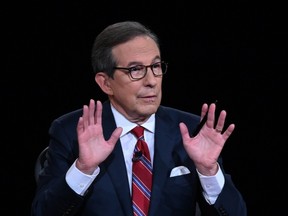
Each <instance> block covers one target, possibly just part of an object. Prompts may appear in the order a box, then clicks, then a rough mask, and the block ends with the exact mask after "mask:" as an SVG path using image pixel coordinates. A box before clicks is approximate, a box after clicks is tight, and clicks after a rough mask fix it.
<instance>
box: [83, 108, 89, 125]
mask: <svg viewBox="0 0 288 216" xmlns="http://www.w3.org/2000/svg"><path fill="white" fill-rule="evenodd" d="M82 118H83V127H84V128H83V129H84V130H85V128H87V127H88V125H89V124H88V123H89V120H88V118H89V108H88V106H87V105H84V106H83V114H82Z"/></svg>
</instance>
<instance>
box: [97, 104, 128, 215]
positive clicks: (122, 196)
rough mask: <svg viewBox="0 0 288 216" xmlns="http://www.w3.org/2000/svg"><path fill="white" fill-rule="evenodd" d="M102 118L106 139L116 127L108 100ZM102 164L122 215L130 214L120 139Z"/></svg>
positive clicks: (104, 105)
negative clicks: (121, 209)
mask: <svg viewBox="0 0 288 216" xmlns="http://www.w3.org/2000/svg"><path fill="white" fill-rule="evenodd" d="M102 118H103V119H105V121H102V125H103V133H104V138H105V139H106V140H107V139H109V138H110V136H111V134H112V132H113V131H114V130H115V128H116V123H115V120H114V117H113V114H112V111H111V107H110V103H109V102H108V101H107V102H105V103H103V113H102ZM102 166H103V168H104V169H105V170H106V171H107V172H108V175H110V177H111V179H112V182H113V183H114V187H115V191H116V193H117V194H118V198H119V202H120V203H121V205H122V208H123V212H124V215H127V216H130V215H131V216H132V203H131V195H130V189H129V183H128V179H127V172H126V165H125V160H124V156H123V152H122V148H121V144H120V140H119V141H118V142H117V143H116V146H115V148H114V150H113V152H112V153H111V154H110V155H109V157H108V158H107V159H106V160H105V162H104V163H103V164H102Z"/></svg>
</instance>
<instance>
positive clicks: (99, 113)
mask: <svg viewBox="0 0 288 216" xmlns="http://www.w3.org/2000/svg"><path fill="white" fill-rule="evenodd" d="M96 106H97V107H96V113H95V119H96V123H97V124H100V125H102V109H103V107H102V103H101V102H100V101H97V103H96Z"/></svg>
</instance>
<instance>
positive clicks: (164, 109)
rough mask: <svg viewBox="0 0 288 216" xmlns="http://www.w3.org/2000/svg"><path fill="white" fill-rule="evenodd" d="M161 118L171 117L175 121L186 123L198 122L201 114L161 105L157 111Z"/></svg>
mask: <svg viewBox="0 0 288 216" xmlns="http://www.w3.org/2000/svg"><path fill="white" fill-rule="evenodd" d="M156 115H158V116H159V117H160V118H161V117H163V118H170V119H171V121H173V122H175V121H176V122H184V123H186V124H188V125H189V124H198V123H199V121H200V116H199V115H197V114H194V113H190V112H187V111H184V110H180V109H176V108H173V107H168V106H163V105H161V106H160V107H159V109H158V111H157V113H156Z"/></svg>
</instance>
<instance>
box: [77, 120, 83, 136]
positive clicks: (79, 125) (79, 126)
mask: <svg viewBox="0 0 288 216" xmlns="http://www.w3.org/2000/svg"><path fill="white" fill-rule="evenodd" d="M83 131H84V122H83V117H82V116H81V117H80V118H79V120H78V124H77V132H78V134H79V133H81V132H83Z"/></svg>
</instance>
